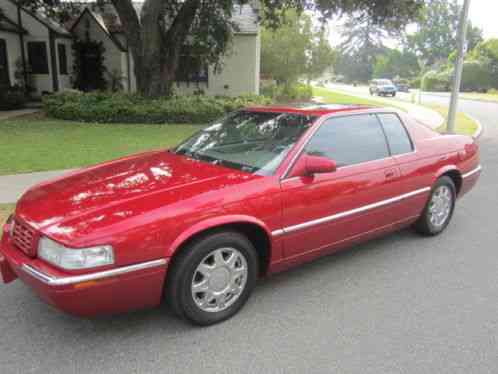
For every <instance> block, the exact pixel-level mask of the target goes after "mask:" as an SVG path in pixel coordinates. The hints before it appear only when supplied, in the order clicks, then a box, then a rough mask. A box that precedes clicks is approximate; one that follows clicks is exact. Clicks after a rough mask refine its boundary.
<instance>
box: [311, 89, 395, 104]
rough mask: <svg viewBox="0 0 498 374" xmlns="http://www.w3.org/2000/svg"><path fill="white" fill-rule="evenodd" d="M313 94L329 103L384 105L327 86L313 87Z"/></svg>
mask: <svg viewBox="0 0 498 374" xmlns="http://www.w3.org/2000/svg"><path fill="white" fill-rule="evenodd" d="M313 96H314V97H319V98H321V99H323V101H325V102H326V103H330V104H359V105H371V106H385V105H386V104H384V103H382V102H380V101H376V100H370V99H363V98H360V97H356V96H351V95H345V94H342V93H339V92H335V91H330V90H329V89H327V88H321V87H313Z"/></svg>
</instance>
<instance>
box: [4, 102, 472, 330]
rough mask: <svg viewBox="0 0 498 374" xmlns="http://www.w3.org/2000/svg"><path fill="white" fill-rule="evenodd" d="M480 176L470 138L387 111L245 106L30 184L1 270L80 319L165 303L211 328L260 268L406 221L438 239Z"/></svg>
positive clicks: (274, 267)
mask: <svg viewBox="0 0 498 374" xmlns="http://www.w3.org/2000/svg"><path fill="white" fill-rule="evenodd" d="M480 172H481V167H480V164H479V152H478V145H477V144H476V143H475V141H474V140H473V139H472V138H470V137H467V136H460V135H454V136H450V135H444V136H441V135H439V134H437V133H436V132H434V131H432V130H430V129H428V128H426V127H425V126H424V125H421V124H419V123H417V122H415V121H414V120H412V119H411V118H409V117H407V116H406V115H405V114H404V113H399V112H396V111H393V110H391V109H374V108H367V107H358V106H315V107H303V108H294V107H292V108H291V107H266V108H252V109H246V110H242V111H238V112H236V113H232V114H229V115H228V116H226V117H225V118H223V119H221V120H219V121H218V122H215V123H212V124H211V125H210V126H208V127H207V128H205V129H204V130H202V131H200V132H198V133H197V134H195V135H194V136H192V137H191V138H190V139H188V140H186V141H185V142H184V143H183V144H181V145H179V146H178V147H177V148H175V149H172V150H159V151H154V152H148V153H143V154H139V155H134V156H130V157H126V158H122V159H119V160H116V161H111V162H107V163H104V164H101V165H97V166H93V167H90V168H86V169H83V170H79V171H76V172H74V173H72V174H70V175H66V176H64V177H61V178H59V179H55V180H51V181H49V182H46V183H42V184H39V185H37V186H35V187H33V188H31V189H30V190H29V191H28V192H26V194H25V195H24V196H23V197H22V198H21V200H20V201H19V202H18V204H17V208H16V212H15V214H14V215H13V216H12V217H11V218H9V220H8V221H7V223H6V224H5V225H4V227H3V238H2V242H1V246H0V264H1V272H2V275H3V279H4V281H5V282H6V283H9V282H11V281H13V280H14V279H16V278H18V277H19V278H21V279H22V280H23V281H24V282H25V283H27V284H28V285H30V286H31V287H32V288H33V289H34V290H35V291H36V293H37V294H39V295H40V296H41V298H43V299H44V300H45V301H46V302H48V303H50V304H52V305H54V306H56V307H58V308H60V309H62V310H64V311H67V312H70V313H73V314H77V315H81V316H92V315H96V314H101V313H117V312H124V311H127V310H131V309H138V308H144V307H154V306H157V305H159V304H160V303H161V301H162V300H163V299H165V300H167V301H168V302H169V303H170V304H171V306H172V308H173V309H174V311H176V313H178V314H179V315H180V316H183V317H185V318H187V319H188V320H190V321H192V322H194V323H196V324H200V325H207V324H212V323H216V322H219V321H222V320H224V319H226V318H229V317H230V316H232V315H233V314H235V313H236V312H237V311H238V310H239V309H240V308H241V307H242V306H243V304H244V303H245V302H246V301H247V299H248V298H249V295H250V294H251V291H252V290H253V288H254V285H255V282H256V279H257V278H258V277H263V276H266V275H268V274H271V273H275V272H279V271H282V270H284V269H287V268H289V267H291V266H294V265H297V264H301V263H303V262H306V261H309V260H312V259H314V258H316V257H319V256H323V255H325V254H329V253H333V252H336V251H338V250H339V249H342V248H344V247H347V246H350V245H352V244H355V243H358V242H361V241H364V240H367V239H370V238H373V237H375V236H379V235H382V234H385V233H388V232H392V231H395V230H399V229H401V228H403V227H407V226H413V227H414V228H415V229H416V230H417V231H418V232H420V233H421V234H424V235H437V234H439V233H441V232H442V231H443V230H444V229H445V228H446V226H447V225H448V223H449V222H450V219H451V216H452V214H453V209H454V206H455V201H456V200H457V198H460V197H461V196H463V195H464V194H466V193H467V192H468V191H469V190H470V189H471V188H472V187H473V186H474V185H475V184H476V181H477V179H478V177H479V175H480Z"/></svg>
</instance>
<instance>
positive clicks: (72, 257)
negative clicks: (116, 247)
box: [38, 237, 114, 270]
mask: <svg viewBox="0 0 498 374" xmlns="http://www.w3.org/2000/svg"><path fill="white" fill-rule="evenodd" d="M38 257H40V258H42V259H44V260H45V261H47V262H49V263H51V264H53V265H56V266H59V267H61V268H63V269H68V270H78V269H90V268H95V267H98V266H105V265H112V264H113V263H114V251H113V249H112V247H111V246H109V245H103V246H98V247H92V248H84V249H72V248H66V247H64V246H63V245H61V244H59V243H56V242H54V241H53V240H50V239H49V238H46V237H43V238H42V239H41V240H40V242H39V244H38Z"/></svg>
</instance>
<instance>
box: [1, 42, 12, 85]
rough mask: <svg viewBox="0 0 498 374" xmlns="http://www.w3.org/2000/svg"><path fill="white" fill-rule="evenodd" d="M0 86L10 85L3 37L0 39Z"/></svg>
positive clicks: (5, 45)
mask: <svg viewBox="0 0 498 374" xmlns="http://www.w3.org/2000/svg"><path fill="white" fill-rule="evenodd" d="M0 86H10V78H9V61H8V60H7V44H6V43H5V40H4V39H0Z"/></svg>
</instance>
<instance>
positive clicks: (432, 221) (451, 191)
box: [414, 176, 456, 236]
mask: <svg viewBox="0 0 498 374" xmlns="http://www.w3.org/2000/svg"><path fill="white" fill-rule="evenodd" d="M438 194H439V196H440V197H442V196H446V194H447V197H448V201H447V203H448V206H446V205H444V202H441V200H439V202H440V203H439V204H440V205H439V207H436V208H435V207H434V205H435V204H436V203H435V199H437V195H438ZM443 200H446V198H443ZM455 201H456V188H455V183H453V180H452V179H451V178H450V177H447V176H443V177H441V178H439V179H438V180H437V181H436V184H435V185H434V187H433V188H432V191H431V195H430V197H429V200H428V201H427V204H426V206H425V208H424V211H423V212H422V215H421V216H420V217H419V219H418V220H417V222H415V225H414V228H415V230H416V231H417V232H418V233H419V234H422V235H425V236H436V235H439V234H441V233H442V232H443V231H444V230H445V229H446V227H448V224H449V223H450V221H451V218H452V216H453V211H454V210H455ZM437 208H441V209H440V210H441V212H443V211H444V212H445V213H444V214H443V213H441V214H442V215H441V216H439V217H438V218H435V217H434V215H437V214H436V213H433V209H437Z"/></svg>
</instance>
